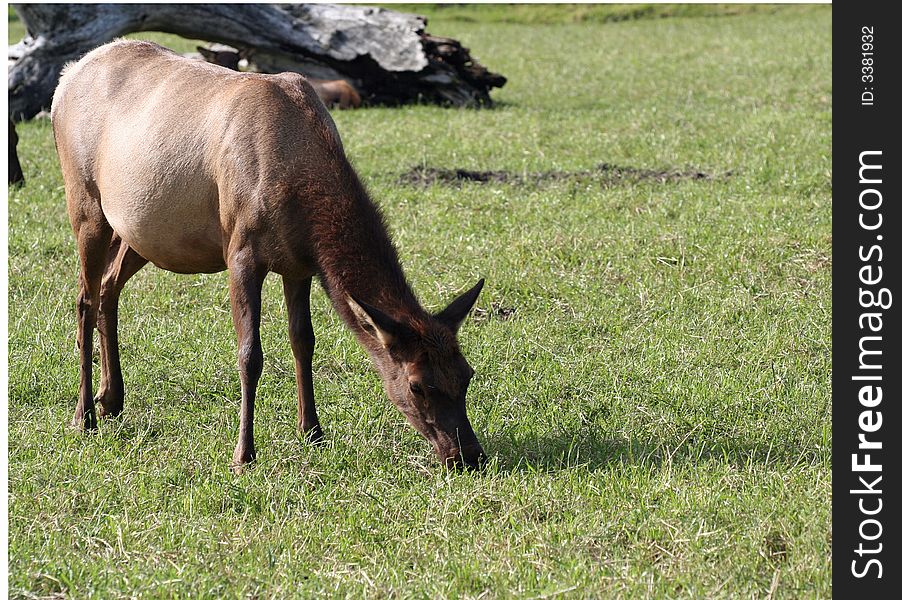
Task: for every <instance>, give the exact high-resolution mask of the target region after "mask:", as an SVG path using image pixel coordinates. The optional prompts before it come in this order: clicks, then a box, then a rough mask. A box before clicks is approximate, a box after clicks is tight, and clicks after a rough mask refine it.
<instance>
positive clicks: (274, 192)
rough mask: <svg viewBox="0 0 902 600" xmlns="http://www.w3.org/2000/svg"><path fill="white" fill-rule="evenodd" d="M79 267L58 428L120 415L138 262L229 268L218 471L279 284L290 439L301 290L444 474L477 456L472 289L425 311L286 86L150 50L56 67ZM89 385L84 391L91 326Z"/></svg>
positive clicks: (363, 203)
mask: <svg viewBox="0 0 902 600" xmlns="http://www.w3.org/2000/svg"><path fill="white" fill-rule="evenodd" d="M51 115H52V119H53V132H54V136H55V140H56V147H57V152H58V153H59V157H60V165H61V167H62V171H63V178H64V180H65V188H66V205H67V208H68V213H69V219H70V221H71V223H72V228H73V230H74V232H75V237H76V240H77V243H78V253H79V258H80V266H81V270H80V275H79V284H80V292H79V294H78V301H77V309H78V310H77V315H78V345H79V348H80V361H81V384H80V392H79V397H78V403H77V405H76V408H75V416H74V418H73V423H74V425H75V426H78V427H84V428H89V429H90V428H95V427H97V418H96V416H95V403H96V404H97V405H98V406H99V410H98V413H99V415H100V416H104V415H116V414H119V413H120V412H121V411H122V406H123V399H124V391H123V383H122V373H121V370H120V365H119V348H118V340H117V329H116V327H117V306H118V299H119V294H120V292H121V291H122V287H123V286H124V285H125V283H126V282H127V281H128V279H129V278H130V277H131V276H132V275H134V274H135V273H136V272H137V271H138V270H139V269H140V268H141V267H142V266H144V265H145V264H146V263H147V262H148V261H150V262H152V263H154V264H155V265H156V266H158V267H160V268H162V269H167V270H169V271H173V272H176V273H210V272H216V271H221V270H224V269H228V271H229V295H230V299H231V306H232V320H233V323H234V326H235V331H236V332H237V337H238V363H239V370H240V379H241V416H240V427H239V434H238V444H237V446H236V447H235V453H234V455H233V460H232V464H233V465H234V466H235V467H236V469H240V467H241V466H242V465H244V464H246V463H249V462H251V461H252V460H254V458H255V449H254V434H253V427H254V396H255V393H256V389H257V381H258V380H259V378H260V374H261V371H262V368H263V352H262V350H261V346H260V294H261V287H262V284H263V279H264V277H265V276H266V274H267V273H268V272H270V271H273V272H275V273H278V274H279V275H281V276H282V282H283V287H284V292H285V299H286V303H287V307H288V318H289V337H290V340H291V348H292V351H293V353H294V357H295V369H296V375H297V386H298V428H299V430H300V431H301V432H302V433H304V434H306V435H308V436H310V437H311V438H313V439H318V438H320V437H322V435H323V432H322V429H321V427H320V422H319V419H318V417H317V414H316V406H315V405H314V401H313V379H312V375H313V374H312V368H311V360H312V356H313V344H314V336H313V327H312V325H311V322H310V283H311V279H312V277H313V276H314V275H318V276H319V278H320V281H321V282H322V284H323V287H324V288H325V290H326V292H327V294H328V296H329V298H330V299H331V301H332V304H333V306H334V307H335V309H336V310H337V311H338V313H339V315H341V318H342V319H343V320H344V321H345V323H347V325H348V326H349V327H350V328H351V330H352V331H353V332H354V334H355V336H356V337H357V339H358V340H359V342H360V343H361V344H362V345H363V347H364V348H365V349H366V351H367V352H368V353H369V355H370V357H371V358H372V360H373V363H374V364H375V366H376V369H377V370H378V371H379V374H380V375H381V377H382V380H383V383H384V386H385V391H386V393H387V394H388V397H389V399H390V400H391V401H392V402H393V403H394V404H395V406H397V407H398V409H399V410H400V411H401V412H402V413H403V414H404V416H405V417H407V419H408V421H410V423H411V424H412V425H413V426H414V427H415V428H416V429H417V431H419V432H420V433H421V434H422V435H423V436H424V437H425V438H426V439H427V440H429V442H430V443H431V444H432V445H433V447H434V449H435V452H436V453H437V454H438V456H439V458H440V459H441V460H442V461H443V462H444V463H445V464H447V465H460V466H469V467H476V466H478V465H479V464H480V463H481V462H482V459H483V458H484V454H483V451H482V447H481V446H480V445H479V442H478V440H477V439H476V435H475V434H474V433H473V428H472V427H471V426H470V421H469V419H468V418H467V412H466V407H465V398H466V392H467V385H468V384H469V382H470V378H471V377H472V375H473V370H472V369H471V368H470V365H469V364H467V361H466V359H464V357H463V355H462V354H461V351H460V347H459V346H458V343H457V331H458V329H459V327H460V325H461V323H462V322H463V320H464V318H465V317H466V315H467V313H468V312H469V311H470V309H471V308H472V306H473V304H474V303H475V302H476V298H477V296H478V295H479V292H480V290H481V289H482V285H483V281H482V280H480V281H479V282H478V283H477V284H476V285H475V286H474V287H473V288H472V289H470V290H469V291H467V292H465V293H464V294H463V295H461V296H460V297H459V298H457V299H456V300H454V301H453V302H451V304H450V305H449V306H448V307H447V308H445V309H444V310H443V311H441V312H439V313H438V314H435V315H433V314H429V313H428V312H426V311H425V310H424V309H423V308H422V307H421V306H420V304H419V302H418V301H417V299H416V297H415V296H414V293H413V291H411V289H410V287H409V286H408V284H407V281H406V279H405V277H404V272H403V270H402V269H401V266H400V264H399V263H398V257H397V254H396V251H395V248H394V246H393V244H392V242H391V239H390V238H389V235H388V233H387V231H386V228H385V226H384V224H383V220H382V216H381V214H380V211H379V209H378V208H377V207H376V205H374V203H373V202H372V200H370V197H369V196H368V195H367V192H366V190H365V189H364V186H363V184H362V183H361V182H360V180H359V179H358V178H357V175H356V173H355V172H354V170H353V169H352V168H351V165H350V164H349V163H348V160H347V158H346V157H345V154H344V150H343V148H342V144H341V140H340V139H339V136H338V131H337V130H336V128H335V124H334V123H333V122H332V119H331V118H330V117H329V113H328V111H327V110H326V109H325V107H324V106H323V104H322V102H320V101H319V100H318V99H317V96H316V93H315V92H314V90H313V88H312V87H311V86H310V84H309V83H308V82H307V81H306V80H305V79H304V78H303V77H301V76H300V75H297V74H294V73H282V74H279V75H261V74H252V73H237V72H231V71H227V70H225V69H221V68H219V67H216V66H213V65H210V64H207V63H204V62H201V61H197V60H190V59H185V58H182V57H180V56H179V55H177V54H175V53H173V52H170V51H169V50H166V49H165V48H162V47H160V46H158V45H156V44H152V43H148V42H138V41H116V42H112V43H110V44H107V45H105V46H101V47H100V48H97V49H95V50H93V51H92V52H90V53H89V54H87V55H86V56H85V57H84V58H82V59H81V60H80V61H78V62H77V63H75V64H73V65H70V66H68V67H67V68H66V69H65V71H64V73H63V75H62V77H61V79H60V83H59V86H58V88H57V90H56V93H55V94H54V97H53V107H52V111H51ZM95 326H96V327H97V330H98V332H99V333H100V352H101V378H100V387H99V390H98V392H97V396H96V397H92V393H91V392H92V390H91V358H92V357H91V354H92V335H93V329H94V327H95Z"/></svg>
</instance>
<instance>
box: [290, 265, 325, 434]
mask: <svg viewBox="0 0 902 600" xmlns="http://www.w3.org/2000/svg"><path fill="white" fill-rule="evenodd" d="M310 282H311V278H310V277H308V278H306V279H297V280H293V279H289V278H287V277H283V278H282V287H283V289H284V291H285V304H286V305H287V306H288V337H289V339H290V340H291V351H292V353H293V354H294V372H295V378H296V379H297V389H298V433H300V434H301V435H302V436H305V437H306V438H307V439H309V440H310V441H312V442H318V441H320V440H321V439H322V438H323V430H322V427H320V424H319V417H318V416H317V414H316V404H315V403H314V401H313V346H314V344H315V342H316V338H315V336H314V335H313V323H312V322H311V321H310Z"/></svg>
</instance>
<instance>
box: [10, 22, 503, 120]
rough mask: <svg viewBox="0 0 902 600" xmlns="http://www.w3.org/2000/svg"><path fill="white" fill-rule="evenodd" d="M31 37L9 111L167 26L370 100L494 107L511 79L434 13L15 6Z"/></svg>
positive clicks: (16, 49) (19, 52)
mask: <svg viewBox="0 0 902 600" xmlns="http://www.w3.org/2000/svg"><path fill="white" fill-rule="evenodd" d="M13 6H14V8H15V10H16V12H17V13H18V14H19V16H20V18H21V19H22V22H23V23H24V24H25V27H26V29H27V30H28V36H27V37H26V38H25V39H23V40H22V41H21V42H20V43H19V44H17V45H16V46H13V47H12V48H11V49H10V53H9V54H10V60H11V61H13V62H12V64H11V66H10V69H9V77H8V83H9V115H10V117H12V118H13V119H15V120H21V119H29V118H31V117H33V116H34V115H36V114H37V113H38V112H40V111H41V110H42V109H45V108H47V107H49V105H50V100H51V98H52V96H53V90H54V89H55V87H56V82H57V80H58V79H59V74H60V71H61V70H62V68H63V66H64V65H65V64H66V63H67V62H69V61H72V60H77V59H78V58H79V57H80V56H82V55H83V54H84V53H86V52H87V51H89V50H91V49H92V48H94V47H96V46H99V45H101V44H104V43H106V42H108V41H110V40H113V39H115V38H117V37H120V36H122V35H125V34H127V33H132V32H138V31H163V32H167V33H175V34H178V35H182V36H184V37H187V38H191V39H201V40H205V41H208V42H215V43H222V44H228V45H229V46H233V47H235V48H237V49H239V51H240V52H241V53H242V56H245V57H247V59H248V60H249V61H250V62H251V63H252V65H253V66H254V68H255V70H259V71H263V72H279V71H284V70H293V71H299V72H301V73H304V74H307V75H310V76H312V77H315V78H318V79H344V80H346V81H348V82H350V83H351V84H352V85H353V86H354V87H355V88H356V89H357V90H358V91H359V93H360V95H361V96H362V98H363V100H364V102H366V103H369V104H388V105H394V104H405V103H411V102H431V103H440V104H451V105H455V106H485V105H491V98H490V96H489V91H490V90H491V89H492V88H494V87H501V86H502V85H504V83H505V81H506V80H505V78H504V77H503V76H501V75H497V74H494V73H491V72H489V71H488V70H487V69H486V68H485V67H483V66H482V65H480V64H479V63H478V62H477V61H476V60H474V59H473V58H472V57H471V56H470V54H469V51H468V50H467V49H466V48H464V47H463V46H462V45H461V44H460V42H458V41H456V40H451V39H448V38H438V37H434V36H431V35H429V34H428V33H426V31H425V28H426V19H425V18H423V17H420V16H417V15H410V14H404V13H399V12H394V11H390V10H385V9H382V8H372V7H362V6H346V5H329V4H290V5H273V4H178V5H175V4H14V5H13Z"/></svg>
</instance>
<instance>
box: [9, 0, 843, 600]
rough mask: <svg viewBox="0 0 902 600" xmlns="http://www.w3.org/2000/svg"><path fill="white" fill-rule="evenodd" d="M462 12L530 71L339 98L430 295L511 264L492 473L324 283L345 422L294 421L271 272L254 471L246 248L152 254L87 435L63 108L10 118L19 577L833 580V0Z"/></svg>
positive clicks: (500, 296)
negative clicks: (391, 391) (190, 267)
mask: <svg viewBox="0 0 902 600" xmlns="http://www.w3.org/2000/svg"><path fill="white" fill-rule="evenodd" d="M448 10H449V12H447V13H446V12H443V10H437V9H429V8H427V7H423V9H422V10H421V11H420V12H426V13H427V14H429V15H430V16H431V18H430V27H429V29H430V31H431V32H434V33H436V34H439V35H449V36H452V37H457V38H459V39H461V40H463V42H464V44H465V45H466V46H468V47H470V48H471V50H472V52H473V54H474V55H475V56H476V57H478V58H479V59H480V60H481V61H482V62H483V63H484V64H485V65H486V66H488V67H489V68H490V69H492V70H495V71H498V72H500V73H502V74H504V75H506V76H507V77H508V78H509V83H508V85H507V86H505V87H504V88H503V89H501V90H498V91H497V92H496V93H495V94H494V97H495V98H496V99H497V100H498V106H497V107H496V108H495V109H492V110H478V111H476V110H455V109H442V108H438V107H431V106H412V107H405V108H398V109H384V108H370V109H365V110H359V111H352V112H339V113H336V114H335V115H334V116H335V120H336V122H337V125H338V128H339V131H340V132H341V134H342V137H343V140H344V143H345V147H346V149H347V152H348V154H349V156H350V157H351V159H352V161H353V162H354V164H355V165H356V167H357V169H358V171H359V172H360V174H361V176H362V178H363V179H364V180H365V181H366V182H367V183H368V185H369V187H370V189H371V192H372V194H373V196H374V197H376V198H377V199H378V200H379V201H381V203H382V204H383V206H384V208H385V212H386V214H387V216H388V219H389V222H390V224H391V226H392V230H393V232H394V235H395V239H396V242H397V245H398V247H399V252H400V255H401V257H402V260H403V262H404V265H405V268H406V270H407V272H408V274H409V277H410V279H411V282H412V284H413V286H414V288H415V289H416V290H417V291H418V293H419V294H420V296H421V299H422V301H423V303H424V304H425V305H426V306H428V307H434V308H438V307H440V306H442V305H443V304H444V303H445V302H446V301H447V300H449V299H450V298H451V297H452V296H453V295H454V294H455V293H456V292H459V291H461V290H463V289H464V288H466V287H469V286H470V285H472V284H473V283H474V282H475V281H476V279H478V278H479V277H481V276H482V277H485V278H486V280H487V285H486V288H485V290H484V292H483V294H482V296H481V298H480V300H479V302H478V304H477V314H476V315H475V316H474V317H473V318H471V319H470V320H469V321H468V322H467V323H466V324H465V325H464V327H463V329H462V332H461V341H462V345H463V348H464V352H465V354H466V355H467V356H468V358H469V360H470V362H471V364H473V365H474V367H475V368H476V370H477V372H478V375H477V377H476V379H475V380H474V382H473V385H472V386H471V388H470V394H469V414H470V418H471V420H472V422H473V425H474V428H475V429H476V431H477V434H479V435H480V438H481V439H482V441H483V445H484V446H485V448H486V450H487V452H488V453H489V454H490V455H491V456H492V460H491V462H490V464H489V466H488V469H487V470H486V472H484V473H480V474H470V473H459V474H458V473H448V472H445V471H443V470H442V469H440V468H439V467H438V464H437V461H436V460H435V459H434V457H433V456H432V455H431V451H430V449H429V448H428V445H427V443H426V442H425V441H424V440H423V439H422V438H420V437H419V436H418V434H416V433H415V432H414V431H413V429H412V428H410V427H408V426H407V425H406V424H405V422H404V420H403V417H402V416H401V415H400V413H398V412H397V411H396V410H395V409H394V408H393V407H392V406H391V405H390V404H389V402H388V401H387V400H386V398H385V397H384V393H383V392H382V390H381V384H380V382H379V379H378V377H377V375H376V374H375V373H374V372H373V371H372V369H371V368H370V367H369V365H368V361H367V358H366V355H365V354H364V352H363V351H362V350H361V349H360V348H359V346H358V345H357V344H356V342H355V341H354V340H353V338H352V336H351V335H350V333H349V332H348V331H347V329H346V328H345V327H344V326H343V325H342V324H341V322H340V321H339V320H338V318H337V316H336V314H335V312H334V311H333V310H332V309H331V307H330V306H329V305H328V302H327V299H326V297H325V294H324V293H323V292H322V290H321V289H320V288H319V287H315V289H314V297H313V305H314V308H313V311H314V315H313V320H314V326H315V328H316V330H317V353H316V357H315V359H314V377H315V386H316V393H317V397H318V400H319V403H318V406H319V412H320V417H321V419H322V421H323V425H324V427H325V429H326V435H327V443H326V444H325V445H324V446H322V447H314V446H310V445H307V444H305V443H303V442H302V441H300V440H299V439H298V438H297V436H296V434H295V413H294V410H295V409H294V405H295V396H294V394H295V392H294V386H295V383H294V373H293V362H292V358H291V352H290V349H289V345H288V342H287V329H286V316H285V306H284V301H283V299H282V294H281V286H280V283H279V281H278V279H277V278H276V277H270V278H269V279H268V280H267V283H266V287H265V290H264V294H265V295H264V317H263V344H264V352H265V356H266V363H265V367H264V373H263V378H262V380H261V387H260V391H259V397H258V403H257V421H256V423H257V427H256V431H257V450H258V456H259V460H258V463H257V464H256V465H255V466H254V467H253V468H252V469H250V470H249V471H248V472H246V473H245V474H244V475H242V476H234V475H233V474H231V473H230V472H229V470H228V468H227V464H228V461H229V459H230V458H231V452H232V448H233V447H234V443H235V440H236V435H237V422H238V398H239V387H238V376H237V370H236V367H235V363H236V358H235V341H234V334H233V331H232V328H231V320H230V318H229V314H228V294H227V289H226V277H225V275H224V274H217V275H206V276H181V275H174V274H171V273H167V272H163V271H160V270H157V269H155V268H153V267H149V268H145V269H144V270H143V271H141V272H140V273H139V274H138V275H137V276H135V278H134V279H133V280H132V281H131V282H130V283H129V285H128V287H126V290H125V292H124V295H123V299H122V305H121V309H120V321H121V328H120V335H121V338H122V353H123V365H124V375H125V382H126V394H127V396H126V410H125V413H124V414H123V416H122V417H121V418H120V419H118V420H113V421H109V422H102V423H101V427H100V431H99V433H97V434H96V435H81V434H79V433H76V432H74V431H71V430H69V429H68V428H67V424H68V423H69V420H70V418H71V414H72V410H73V408H74V404H75V398H76V390H77V385H78V368H77V356H76V353H75V350H74V344H75V316H74V315H75V310H74V302H75V295H76V287H75V284H76V265H77V257H76V252H75V246H74V242H73V239H72V235H71V232H70V229H69V225H68V221H67V218H66V213H65V202H64V196H63V190H62V179H61V175H60V173H59V170H58V165H57V160H56V157H55V153H54V148H53V141H52V135H51V129H50V124H49V123H48V122H47V121H38V122H32V123H26V124H22V125H21V126H20V127H19V133H20V137H21V141H20V146H19V148H20V157H21V159H22V164H23V169H24V171H25V176H26V178H27V185H26V187H25V188H23V189H21V190H13V191H11V192H10V195H9V223H10V225H9V227H10V229H9V254H10V264H9V290H10V291H9V303H10V310H9V329H10V338H9V356H10V359H9V360H10V363H9V479H10V489H9V586H10V592H11V594H12V595H13V596H17V597H57V596H69V595H71V596H73V597H88V596H97V597H120V596H122V597H128V596H134V597H141V598H147V597H165V598H169V597H205V598H207V597H209V598H212V597H240V596H255V597H295V596H306V597H323V596H346V597H361V596H368V597H418V598H419V597H429V598H459V597H470V598H476V597H508V596H520V597H543V598H547V597H552V596H560V597H567V598H598V597H629V598H645V597H661V598H665V597H667V598H669V597H708V598H737V597H741V598H755V597H757V598H765V597H768V598H770V597H775V598H796V597H806V598H807V597H829V596H830V595H831V586H830V578H831V571H832V561H831V554H830V548H831V517H830V500H831V496H830V494H831V491H830V490H831V471H830V469H831V450H830V439H831V398H830V374H831V358H830V345H831V333H830V328H831V319H830V314H831V258H830V257H831V177H832V174H831V159H832V156H831V123H832V112H831V102H832V83H831V10H830V8H829V7H823V6H806V7H790V8H789V9H785V10H781V9H778V8H774V7H767V9H766V10H764V9H761V10H757V9H756V10H754V11H748V12H743V11H742V10H739V11H738V12H740V13H742V14H738V15H730V14H721V15H720V16H692V15H689V16H673V17H672V18H657V19H651V18H633V19H630V20H624V21H620V20H616V19H614V20H608V21H610V22H605V19H602V18H597V19H595V18H587V19H581V20H579V22H570V21H571V19H570V18H569V17H567V14H568V13H565V12H560V11H559V12H554V11H552V10H551V9H548V8H547V7H544V8H542V9H541V10H544V11H546V14H545V15H544V16H543V17H542V18H541V19H539V18H538V17H536V18H530V17H529V15H528V12H529V11H528V10H527V9H526V8H518V9H517V11H516V13H515V12H514V11H511V12H510V13H509V14H510V15H514V16H516V15H517V14H519V15H521V16H520V17H517V18H511V19H502V18H500V17H499V16H498V15H499V9H498V8H497V7H488V8H485V9H479V8H474V7H469V8H466V9H464V8H460V7H456V8H454V9H453V10H451V9H448ZM480 10H482V11H484V12H480ZM537 10H538V9H537ZM734 12H737V11H734ZM443 15H445V16H443ZM481 15H484V16H485V18H484V19H483V18H481ZM524 15H525V16H524ZM639 16H640V17H641V16H642V15H639ZM658 16H661V15H658ZM665 16H666V15H665ZM11 25H12V24H11ZM156 39H164V40H171V38H163V37H161V36H157V38H156ZM187 45H189V46H190V44H187ZM601 163H605V164H608V165H614V166H616V167H617V168H609V169H608V170H595V169H596V166H597V165H599V164H601ZM415 167H426V168H452V169H454V168H465V169H475V170H493V171H504V172H506V173H507V175H509V176H510V181H508V182H507V183H504V182H498V183H486V184H479V183H472V182H462V183H459V184H454V183H442V182H434V183H432V184H430V185H416V184H409V183H402V182H401V181H400V178H401V177H402V175H403V174H404V173H405V172H407V171H408V170H410V169H412V168H415ZM593 170H594V171H593ZM550 171H556V172H573V173H574V174H573V176H566V174H564V175H560V176H557V177H554V178H546V179H541V178H537V177H535V174H536V173H543V172H550ZM651 171H654V172H664V171H666V172H670V173H672V172H677V171H679V172H702V173H704V174H706V175H707V177H704V178H694V177H683V178H681V177H654V176H650V173H649V172H651ZM618 173H619V174H621V175H622V176H615V175H616V174H618ZM95 377H96V376H95ZM95 385H96V378H95Z"/></svg>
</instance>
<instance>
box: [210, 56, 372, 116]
mask: <svg viewBox="0 0 902 600" xmlns="http://www.w3.org/2000/svg"><path fill="white" fill-rule="evenodd" d="M197 51H198V52H200V55H201V56H203V57H204V60H206V61H207V62H208V63H213V64H214V65H219V66H220V67H225V68H227V69H232V70H233V71H237V70H238V63H239V62H240V61H241V53H240V52H234V51H232V50H211V49H208V48H204V47H203V46H198V47H197ZM307 81H309V82H310V85H312V86H313V89H314V91H316V95H317V96H319V99H320V100H322V102H323V104H325V105H326V108H334V107H335V106H338V108H340V109H342V110H345V109H348V108H360V104H361V100H360V94H358V93H357V90H355V89H354V86H352V85H351V84H350V83H348V82H347V81H345V80H344V79H313V78H312V77H308V78H307Z"/></svg>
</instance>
